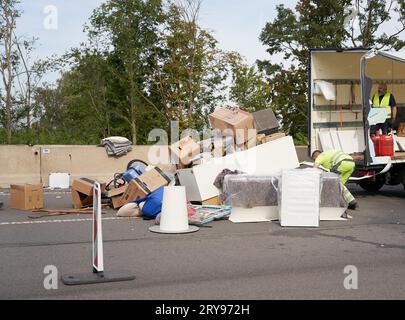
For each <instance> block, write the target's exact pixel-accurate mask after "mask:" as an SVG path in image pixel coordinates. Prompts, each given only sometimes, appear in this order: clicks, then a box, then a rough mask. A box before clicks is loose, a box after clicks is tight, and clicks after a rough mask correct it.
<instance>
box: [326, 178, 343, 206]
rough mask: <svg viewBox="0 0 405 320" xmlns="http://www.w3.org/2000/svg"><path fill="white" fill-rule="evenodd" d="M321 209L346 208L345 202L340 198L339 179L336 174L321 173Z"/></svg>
mask: <svg viewBox="0 0 405 320" xmlns="http://www.w3.org/2000/svg"><path fill="white" fill-rule="evenodd" d="M321 207H323V208H344V207H346V202H345V201H344V200H343V198H342V184H341V182H340V177H339V175H337V174H336V173H330V172H322V192H321Z"/></svg>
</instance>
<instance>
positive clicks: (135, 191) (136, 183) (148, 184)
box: [122, 167, 171, 204]
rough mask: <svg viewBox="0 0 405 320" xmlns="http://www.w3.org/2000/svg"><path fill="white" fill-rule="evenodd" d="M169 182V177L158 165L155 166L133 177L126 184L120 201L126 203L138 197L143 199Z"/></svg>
mask: <svg viewBox="0 0 405 320" xmlns="http://www.w3.org/2000/svg"><path fill="white" fill-rule="evenodd" d="M170 182H171V181H170V178H169V177H168V176H166V175H165V174H164V173H163V172H162V170H160V169H159V168H158V167H155V168H153V169H152V170H150V171H147V172H145V173H143V174H141V175H140V176H139V177H138V178H135V179H134V180H132V181H131V182H130V183H129V184H128V187H127V189H126V190H125V193H124V195H123V196H122V202H123V203H124V204H127V203H130V202H132V201H135V200H138V199H143V198H145V197H146V196H147V195H149V194H150V193H152V192H153V191H156V190H157V189H159V188H160V187H164V186H167V185H168V184H169V183H170Z"/></svg>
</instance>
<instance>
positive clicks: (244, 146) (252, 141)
mask: <svg viewBox="0 0 405 320" xmlns="http://www.w3.org/2000/svg"><path fill="white" fill-rule="evenodd" d="M258 144H259V143H257V141H256V137H254V138H252V139H250V140H249V141H247V142H245V143H243V144H240V145H237V146H236V150H237V151H245V150H249V149H251V148H253V147H256V146H257V145H258Z"/></svg>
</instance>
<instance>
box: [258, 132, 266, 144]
mask: <svg viewBox="0 0 405 320" xmlns="http://www.w3.org/2000/svg"><path fill="white" fill-rule="evenodd" d="M264 138H266V135H265V134H264V133H261V134H258V135H257V136H256V143H257V144H262V143H263V139H264Z"/></svg>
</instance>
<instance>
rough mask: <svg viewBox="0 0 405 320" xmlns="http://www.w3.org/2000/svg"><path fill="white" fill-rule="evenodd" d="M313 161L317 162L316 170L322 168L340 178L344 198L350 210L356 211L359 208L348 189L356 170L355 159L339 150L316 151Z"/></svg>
mask: <svg viewBox="0 0 405 320" xmlns="http://www.w3.org/2000/svg"><path fill="white" fill-rule="evenodd" d="M312 160H313V161H315V164H314V168H319V167H320V166H322V167H324V168H326V169H329V170H330V171H331V172H333V173H337V174H338V175H339V176H340V181H341V183H342V193H343V198H344V199H345V201H346V202H347V203H348V205H349V209H351V210H356V208H358V205H357V202H356V199H355V198H354V197H353V195H352V194H351V193H350V191H349V190H348V189H347V188H346V184H347V182H348V181H349V178H350V177H351V175H352V174H353V172H354V169H355V168H356V164H355V163H354V160H353V158H352V157H351V156H349V155H348V154H346V153H344V152H342V151H338V150H328V151H325V152H321V151H319V150H316V151H315V152H314V153H313V154H312Z"/></svg>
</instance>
